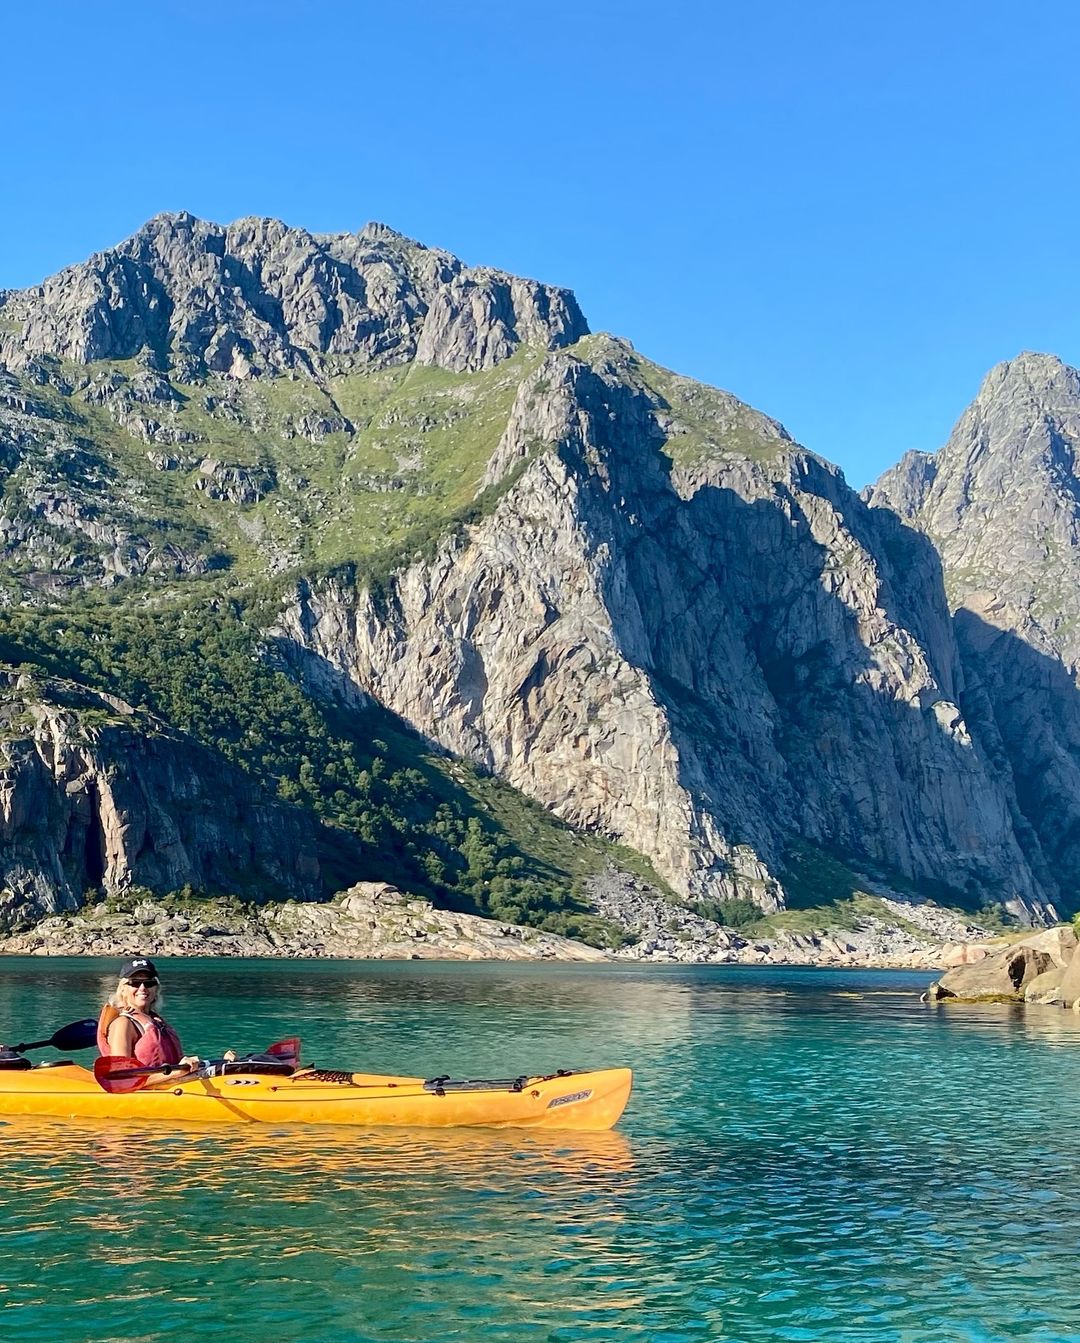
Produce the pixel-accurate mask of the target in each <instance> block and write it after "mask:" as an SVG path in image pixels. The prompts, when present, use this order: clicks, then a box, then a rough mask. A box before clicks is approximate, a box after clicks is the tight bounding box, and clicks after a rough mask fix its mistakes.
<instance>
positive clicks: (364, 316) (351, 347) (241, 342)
mask: <svg viewBox="0 0 1080 1343" xmlns="http://www.w3.org/2000/svg"><path fill="white" fill-rule="evenodd" d="M0 311H2V312H3V315H4V316H5V318H6V319H7V322H8V323H9V324H10V325H12V326H17V327H18V328H19V329H18V330H17V333H16V334H12V333H11V332H9V333H8V334H6V335H2V334H0V359H4V360H6V361H7V362H9V363H12V364H14V365H18V364H21V363H24V362H25V361H26V360H27V359H32V358H34V357H35V356H41V355H55V356H58V357H59V358H62V359H68V360H72V361H74V362H76V363H89V362H91V361H93V360H100V359H133V358H135V357H136V356H137V355H140V354H143V353H145V352H149V353H151V354H154V355H156V356H157V357H158V359H159V361H160V363H161V365H162V367H172V368H174V369H175V370H176V371H177V372H178V373H180V374H181V375H182V376H191V375H192V374H193V373H199V372H202V373H206V372H216V373H225V374H230V375H231V376H234V377H238V378H245V377H250V376H252V375H255V374H259V373H265V372H282V371H286V370H300V371H304V372H308V373H312V372H314V371H315V370H316V369H317V368H320V367H322V366H323V365H324V364H325V361H326V359H327V358H335V359H340V360H344V361H346V365H347V366H353V365H356V364H364V363H378V362H394V363H404V362H407V361H409V360H414V359H415V360H417V361H418V362H419V363H421V364H428V365H435V366H438V367H440V368H446V369H450V370H453V371H455V372H471V371H476V370H478V369H485V368H491V367H492V366H493V365H494V364H496V363H498V362H499V361H500V360H502V359H505V358H507V357H508V356H509V355H511V354H513V352H514V350H515V349H517V347H518V346H519V345H520V344H522V343H523V342H524V343H527V344H531V345H539V346H540V347H542V348H544V349H554V348H556V347H558V346H560V345H568V344H571V343H572V342H573V341H575V340H577V339H578V338H579V337H580V336H582V335H584V334H585V333H586V331H587V330H588V328H587V327H586V325H585V320H584V318H583V317H582V315H581V312H580V310H579V308H578V306H577V303H576V301H575V299H574V296H573V295H572V294H571V293H569V291H567V290H565V289H556V288H553V287H551V286H549V285H542V284H538V283H537V282H536V281H533V280H523V279H519V278H517V277H515V276H511V275H505V274H503V273H502V272H501V271H496V270H491V269H488V268H486V267H482V268H470V267H467V266H465V265H463V264H462V263H461V262H460V261H459V260H458V259H457V258H456V257H454V256H451V255H450V254H449V253H448V252H441V251H438V250H435V249H431V248H427V247H424V246H422V245H421V244H419V243H415V242H412V241H411V240H409V239H408V238H404V237H402V236H401V235H400V234H398V233H395V232H393V230H392V229H388V228H386V227H384V226H383V225H381V224H369V225H368V226H367V227H366V228H365V229H362V230H361V231H360V232H359V233H340V234H311V233H307V232H305V231H304V230H303V229H293V228H288V227H286V226H285V225H284V224H282V223H280V222H279V221H278V220H276V219H241V220H238V221H237V222H236V223H235V224H230V225H229V226H228V227H222V226H221V225H219V224H211V223H206V222H205V221H203V220H201V219H196V218H194V217H193V216H192V215H189V214H162V215H158V216H156V217H155V218H154V219H151V220H150V221H149V223H147V224H145V225H144V226H143V227H142V228H141V229H140V230H139V231H138V232H137V233H136V234H134V235H133V236H132V237H131V238H129V239H127V241H126V242H123V243H121V244H120V245H119V246H118V247H115V248H111V249H110V250H108V251H106V252H100V253H98V254H96V255H95V256H93V257H91V258H90V260H89V261H86V262H82V263H80V264H79V265H76V266H69V267H68V268H67V269H66V270H63V271H61V272H60V273H59V274H58V275H55V276H53V277H52V278H51V279H49V280H46V281H45V283H44V284H42V285H40V286H38V287H37V288H35V289H30V290H26V291H23V292H22V293H19V294H15V295H11V296H9V297H8V300H7V302H6V303H5V304H4V305H3V307H2V308H0Z"/></svg>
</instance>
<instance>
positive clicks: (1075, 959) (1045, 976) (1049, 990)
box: [926, 927, 1080, 1010]
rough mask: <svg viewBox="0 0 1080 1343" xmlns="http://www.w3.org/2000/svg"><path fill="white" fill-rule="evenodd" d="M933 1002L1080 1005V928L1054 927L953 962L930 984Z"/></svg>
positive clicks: (929, 995)
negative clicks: (974, 957) (1079, 936)
mask: <svg viewBox="0 0 1080 1343" xmlns="http://www.w3.org/2000/svg"><path fill="white" fill-rule="evenodd" d="M926 996H927V998H928V999H929V1001H930V1002H947V1001H949V1000H951V999H955V1000H959V1001H961V1002H979V1001H987V1000H992V1001H999V1000H1002V999H1005V1000H1009V999H1011V1000H1015V1001H1017V1002H1021V1001H1023V1002H1029V1003H1041V1004H1044V1005H1056V1006H1061V1007H1074V1006H1075V1007H1076V1008H1077V1010H1080V950H1078V944H1077V937H1076V931H1075V929H1073V928H1071V927H1057V928H1048V929H1046V930H1044V931H1043V932H1040V933H1037V934H1035V935H1034V936H1031V937H1026V938H1024V939H1023V940H1021V941H1019V942H1013V943H1011V944H1009V945H1007V946H1004V947H1000V948H997V949H994V948H988V949H987V954H986V955H985V956H984V957H983V958H982V959H980V960H979V961H976V962H974V963H969V964H960V965H956V966H953V967H952V968H951V969H949V970H948V971H947V972H946V973H945V974H944V975H942V977H941V978H940V979H939V980H937V981H936V982H935V983H934V984H931V986H930V988H929V989H928V990H927V995H926Z"/></svg>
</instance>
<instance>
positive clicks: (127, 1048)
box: [108, 1017, 139, 1058]
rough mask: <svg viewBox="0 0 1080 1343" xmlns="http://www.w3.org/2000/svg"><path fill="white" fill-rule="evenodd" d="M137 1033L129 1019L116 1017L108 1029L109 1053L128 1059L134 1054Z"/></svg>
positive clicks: (137, 1037)
mask: <svg viewBox="0 0 1080 1343" xmlns="http://www.w3.org/2000/svg"><path fill="white" fill-rule="evenodd" d="M138 1039H139V1033H138V1031H136V1029H135V1023H134V1022H133V1021H132V1020H131V1018H130V1017H117V1018H116V1020H115V1021H114V1022H113V1023H112V1025H111V1026H110V1027H109V1034H108V1041H109V1053H110V1054H119V1055H121V1056H122V1057H123V1058H130V1057H131V1056H132V1054H134V1053H135V1045H136V1044H137V1043H138Z"/></svg>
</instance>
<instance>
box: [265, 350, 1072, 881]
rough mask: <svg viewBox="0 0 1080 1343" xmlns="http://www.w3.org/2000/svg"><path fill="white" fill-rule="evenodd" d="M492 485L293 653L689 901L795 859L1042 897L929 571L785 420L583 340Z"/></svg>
mask: <svg viewBox="0 0 1080 1343" xmlns="http://www.w3.org/2000/svg"><path fill="white" fill-rule="evenodd" d="M522 467H524V470H523V471H522ZM518 472H521V474H520V476H518V475H517V473H518ZM508 479H509V480H512V481H513V483H512V484H511V486H510V488H509V489H508V492H507V493H506V494H505V496H504V497H503V499H502V501H501V503H500V504H499V506H498V508H497V509H496V511H495V512H494V513H493V515H492V516H491V517H490V518H488V519H487V520H485V521H484V522H482V523H481V524H480V525H478V526H476V527H475V528H473V529H471V530H470V531H469V532H468V534H467V535H465V536H461V537H458V538H457V539H456V540H454V541H451V542H448V543H447V544H446V545H445V546H444V547H443V549H442V550H441V551H440V552H439V554H438V555H437V556H436V557H435V559H434V560H433V561H432V562H430V563H423V564H416V565H413V566H412V567H411V568H409V569H408V571H407V572H406V573H404V574H403V575H401V576H400V577H399V579H398V580H397V581H396V582H395V584H394V585H393V587H392V589H391V591H390V593H389V597H388V598H386V597H385V596H384V597H383V598H382V599H381V600H380V601H375V600H373V599H372V597H371V596H370V595H369V594H367V593H365V592H361V593H359V595H357V594H355V593H354V592H353V591H352V590H351V589H349V588H345V587H342V586H340V585H336V584H332V583H331V584H325V585H318V584H314V585H312V584H308V585H305V586H304V587H303V588H302V589H301V591H300V593H299V594H298V599H297V601H296V603H295V605H294V606H293V607H292V609H291V610H290V611H289V613H288V615H287V618H286V620H285V621H284V622H283V627H282V629H283V633H285V634H286V635H287V636H288V637H289V638H291V639H293V640H295V641H297V642H301V643H303V644H305V645H306V646H308V647H310V648H312V649H313V650H314V651H316V652H317V653H318V654H319V655H320V656H322V657H324V658H326V659H327V660H329V661H331V662H333V663H334V664H335V665H337V666H338V667H340V668H341V669H342V670H344V671H345V672H346V673H347V674H348V675H350V676H351V677H352V678H354V679H355V680H356V681H357V683H358V684H360V685H361V686H363V687H364V688H365V689H367V690H369V691H370V692H371V693H373V694H374V695H376V696H377V697H378V698H380V699H381V700H382V701H383V702H384V703H387V704H389V705H391V706H392V707H393V708H394V709H395V710H396V711H397V712H398V713H400V714H402V715H403V716H404V717H406V718H408V719H409V720H410V721H411V722H413V723H415V724H416V725H417V726H419V727H420V728H421V730H423V731H424V732H426V733H427V734H429V735H430V736H432V737H434V738H435V739H436V740H438V741H439V742H441V743H442V744H443V745H445V746H446V747H448V748H449V749H451V750H453V751H455V752H457V753H460V754H464V755H468V756H471V757H473V758H475V759H477V760H479V761H481V762H482V763H484V764H485V765H487V766H488V767H490V768H492V769H494V770H496V771H498V772H499V773H500V774H503V775H504V776H505V777H506V778H508V779H509V780H510V781H511V782H512V783H514V784H515V785H516V786H517V787H520V788H522V789H524V790H525V791H527V792H529V793H531V794H532V795H533V796H535V797H538V798H539V799H540V800H542V801H543V802H545V803H546V804H547V805H548V806H550V807H552V808H553V809H554V810H555V811H556V812H557V813H558V814H559V815H560V816H562V817H563V818H564V819H567V820H570V821H571V822H573V823H574V824H577V825H583V826H600V827H602V828H604V829H605V830H607V831H608V832H610V833H613V834H615V835H617V836H618V837H619V838H620V839H622V840H623V841H625V842H626V843H628V844H630V845H632V846H634V847H636V848H638V849H640V850H641V851H642V852H644V853H646V854H648V855H649V856H650V857H651V858H652V859H653V861H654V862H655V863H656V865H657V867H658V869H659V871H660V872H661V873H662V874H663V875H664V876H665V877H667V878H668V879H669V880H670V881H671V882H672V883H673V884H674V885H675V886H676V887H677V888H678V889H680V890H682V891H684V892H685V893H688V894H694V895H700V896H711V897H717V896H719V897H724V896H732V895H736V894H742V895H749V896H751V897H752V898H753V899H755V900H757V901H758V902H759V903H761V904H762V905H764V906H766V907H772V906H775V904H776V903H777V902H778V901H782V899H783V891H782V887H781V884H780V882H779V881H778V880H777V876H778V874H779V873H780V872H781V869H782V867H783V865H784V862H785V857H786V855H787V854H788V853H789V851H790V849H791V847H792V844H793V841H794V840H796V839H799V838H801V839H804V840H808V841H810V842H812V843H814V844H818V845H823V846H828V847H831V848H835V849H839V850H841V851H842V852H844V853H846V854H848V855H850V856H852V857H853V858H855V859H857V860H859V861H861V862H863V863H866V864H870V865H872V866H873V865H877V866H880V867H883V868H890V869H892V870H893V871H896V872H900V873H902V874H904V875H906V876H908V877H909V878H912V879H914V880H917V881H930V882H932V881H940V882H945V883H947V884H948V885H950V886H951V887H953V888H954V890H956V891H960V892H966V893H968V894H969V895H972V896H975V895H976V894H978V895H981V896H983V897H994V898H1002V899H1006V900H1016V899H1020V900H1022V901H1025V902H1028V903H1033V904H1038V903H1040V902H1041V901H1042V900H1043V899H1044V898H1045V896H1046V892H1045V891H1044V890H1043V888H1042V886H1041V885H1040V882H1039V880H1038V879H1037V878H1036V876H1035V875H1034V873H1033V872H1032V870H1031V866H1030V865H1029V863H1028V861H1027V860H1026V859H1025V855H1024V853H1023V851H1022V849H1021V847H1020V845H1019V844H1018V842H1017V837H1016V834H1015V831H1014V827H1013V824H1012V814H1013V810H1014V808H1013V807H1012V805H1011V804H1012V799H1011V797H1010V795H1009V792H1008V789H1007V788H1003V787H1002V786H1000V784H999V782H998V781H997V779H996V777H995V772H994V769H993V767H992V765H991V762H990V761H989V760H988V758H987V755H986V753H985V751H984V750H983V748H982V746H981V744H980V742H979V741H978V740H977V738H976V737H975V736H973V734H972V730H971V728H970V727H969V725H968V723H967V722H966V720H965V716H964V712H963V711H962V709H961V707H960V700H961V697H962V694H963V680H962V673H961V671H960V666H959V658H958V654H957V649H956V644H955V641H954V638H953V632H952V627H951V622H950V620H949V616H948V611H947V608H946V605H945V601H944V594H943V591H942V587H941V576H940V568H939V565H938V561H937V557H936V555H935V554H934V552H933V550H932V548H931V547H930V546H928V545H927V544H926V543H925V541H924V540H923V538H921V537H920V536H919V535H918V534H917V533H914V532H912V531H910V530H908V529H905V528H903V527H901V526H900V525H899V524H898V523H897V522H896V520H895V519H893V518H890V517H887V516H884V515H881V514H879V513H876V512H874V511H873V510H870V509H868V508H867V507H866V506H865V504H864V503H863V502H862V501H861V500H860V499H859V498H858V496H856V495H855V494H854V493H853V492H852V491H851V490H849V489H848V488H847V486H846V485H845V484H844V482H843V479H842V477H840V476H839V474H838V473H837V472H836V471H835V470H834V469H832V468H830V467H828V466H827V465H826V464H825V463H823V462H821V461H820V460H818V459H816V458H814V457H812V456H811V455H809V454H807V453H805V452H803V451H801V450H800V449H798V448H797V447H796V446H795V445H794V444H792V443H791V441H790V440H789V439H788V437H787V435H786V434H785V433H784V431H783V430H782V429H781V427H780V426H778V425H776V424H775V422H773V421H769V420H768V419H766V417H764V416H760V415H757V414H756V413H755V412H753V411H750V410H749V409H748V408H747V407H744V406H741V405H740V404H739V403H738V402H736V401H734V399H733V398H730V397H727V396H726V395H725V394H723V393H717V392H713V391H711V390H710V389H705V388H702V387H700V386H698V385H696V384H693V383H691V382H689V381H688V380H684V379H678V378H674V377H673V376H672V375H670V374H666V373H664V372H663V371H662V370H659V369H655V368H654V367H653V366H651V365H649V364H647V362H645V361H643V360H640V359H638V358H637V357H636V356H635V355H634V354H633V352H632V351H631V350H630V349H629V347H626V346H624V345H622V344H621V343H619V342H615V341H610V340H606V339H603V338H593V339H592V340H591V341H588V342H585V343H584V344H583V345H581V346H578V347H577V348H576V349H575V351H574V352H573V353H568V354H554V355H551V356H549V358H548V359H547V360H546V362H545V363H544V364H543V365H542V366H541V367H540V368H539V369H538V370H537V372H536V373H535V374H533V375H532V376H531V377H530V378H529V379H527V380H526V381H525V382H524V383H523V384H522V387H521V390H520V392H519V395H518V398H517V401H516V403H515V406H514V409H513V412H512V415H511V418H510V422H509V424H508V426H507V429H506V432H505V433H504V435H503V438H502V441H501V443H500V445H499V448H498V449H497V451H496V453H495V455H494V457H493V459H492V462H491V466H490V468H489V472H488V484H489V485H491V484H493V483H497V482H499V481H500V480H502V481H504V482H505V481H506V480H508Z"/></svg>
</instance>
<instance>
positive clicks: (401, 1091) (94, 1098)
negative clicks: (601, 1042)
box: [0, 1063, 633, 1130]
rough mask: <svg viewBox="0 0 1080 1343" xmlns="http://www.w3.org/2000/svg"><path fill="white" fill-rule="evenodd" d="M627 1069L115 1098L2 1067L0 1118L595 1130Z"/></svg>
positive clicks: (56, 1075) (202, 1088)
mask: <svg viewBox="0 0 1080 1343" xmlns="http://www.w3.org/2000/svg"><path fill="white" fill-rule="evenodd" d="M632 1081H633V1077H632V1074H631V1072H630V1069H629V1068H605V1069H602V1070H600V1071H597V1072H560V1073H556V1074H554V1075H551V1076H547V1077H517V1078H511V1079H506V1080H501V1081H453V1080H451V1079H450V1078H433V1079H431V1080H428V1081H425V1080H424V1079H423V1078H421V1077H386V1076H381V1075H378V1074H374V1073H349V1072H336V1071H331V1070H328V1069H319V1068H307V1069H300V1070H298V1071H296V1072H293V1073H291V1074H289V1075H282V1074H275V1073H271V1074H268V1075H267V1074H264V1073H261V1072H258V1071H251V1072H245V1071H243V1070H242V1065H240V1066H237V1067H236V1068H235V1070H230V1071H228V1072H227V1073H226V1074H225V1075H223V1076H222V1075H215V1076H209V1077H207V1076H194V1077H183V1078H181V1079H179V1080H177V1081H170V1080H168V1079H165V1080H164V1081H155V1082H154V1083H153V1084H152V1085H149V1086H145V1087H143V1088H142V1089H141V1090H137V1091H130V1092H127V1093H122V1094H115V1093H110V1092H107V1091H105V1090H103V1089H102V1087H101V1086H100V1085H99V1084H98V1082H97V1081H96V1080H95V1078H94V1074H93V1072H91V1071H90V1070H89V1069H87V1068H81V1067H79V1066H78V1065H77V1064H74V1063H61V1064H57V1065H53V1066H47V1067H38V1068H28V1069H26V1070H25V1071H15V1070H11V1071H8V1070H4V1069H0V1115H41V1116H49V1117H52V1118H57V1119H90V1120H123V1121H131V1120H135V1121H145V1122H146V1123H148V1124H155V1125H161V1124H164V1125H168V1124H172V1123H190V1122H194V1123H212V1124H244V1123H263V1124H354V1125H362V1126H364V1127H369V1126H379V1127H385V1126H388V1125H394V1126H402V1127H405V1126H408V1127H413V1126H415V1127H422V1128H449V1127H466V1126H467V1127H483V1128H530V1129H578V1130H601V1129H610V1128H612V1127H613V1126H614V1125H615V1124H616V1123H617V1122H618V1119H619V1116H620V1115H621V1114H622V1112H623V1110H624V1109H625V1108H626V1103H627V1101H628V1100H629V1098H630V1087H631V1084H632Z"/></svg>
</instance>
